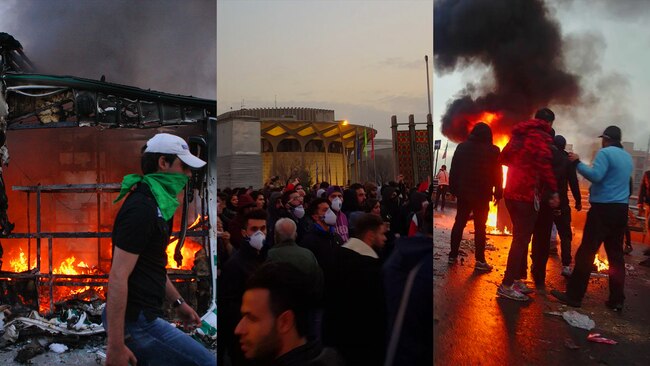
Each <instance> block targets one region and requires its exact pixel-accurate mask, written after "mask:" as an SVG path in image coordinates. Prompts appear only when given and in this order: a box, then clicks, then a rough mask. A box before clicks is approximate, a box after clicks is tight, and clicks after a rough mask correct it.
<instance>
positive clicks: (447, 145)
mask: <svg viewBox="0 0 650 366" xmlns="http://www.w3.org/2000/svg"><path fill="white" fill-rule="evenodd" d="M447 147H449V140H447V143H446V144H445V152H443V153H442V158H443V159H447Z"/></svg>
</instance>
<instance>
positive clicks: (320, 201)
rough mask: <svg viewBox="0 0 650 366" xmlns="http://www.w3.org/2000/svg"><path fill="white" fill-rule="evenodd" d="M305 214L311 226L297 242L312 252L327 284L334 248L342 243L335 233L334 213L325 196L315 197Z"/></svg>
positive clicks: (333, 263) (333, 259)
mask: <svg viewBox="0 0 650 366" xmlns="http://www.w3.org/2000/svg"><path fill="white" fill-rule="evenodd" d="M307 215H309V217H310V218H311V219H312V221H313V223H314V224H313V226H312V228H311V230H310V231H309V232H308V233H307V235H305V237H304V238H303V240H302V241H300V242H298V244H299V245H300V246H302V247H304V248H307V249H309V250H311V251H312V253H314V255H315V256H316V259H317V260H318V264H319V265H320V266H321V268H322V269H323V274H324V275H325V282H326V285H327V277H328V274H329V273H331V270H332V268H333V266H334V265H335V256H334V250H335V248H338V247H340V246H341V245H343V243H344V242H343V240H342V239H341V236H339V235H338V234H337V233H336V230H335V229H334V226H335V225H336V214H334V211H332V209H331V208H330V203H329V201H328V200H327V198H316V199H315V200H313V201H312V202H311V204H310V205H309V207H308V209H307Z"/></svg>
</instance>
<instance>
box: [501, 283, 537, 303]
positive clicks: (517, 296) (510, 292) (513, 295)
mask: <svg viewBox="0 0 650 366" xmlns="http://www.w3.org/2000/svg"><path fill="white" fill-rule="evenodd" d="M497 295H499V296H501V297H505V298H506V299H510V300H516V301H528V300H529V299H530V298H529V297H528V296H526V295H524V294H522V293H521V292H520V291H518V290H517V288H516V286H515V285H514V284H513V285H512V286H504V285H503V284H501V285H500V286H499V288H497Z"/></svg>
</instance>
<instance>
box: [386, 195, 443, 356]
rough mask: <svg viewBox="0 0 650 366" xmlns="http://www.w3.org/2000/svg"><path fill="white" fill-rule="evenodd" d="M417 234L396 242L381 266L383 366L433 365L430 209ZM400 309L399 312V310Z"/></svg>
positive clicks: (426, 212)
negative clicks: (384, 320)
mask: <svg viewBox="0 0 650 366" xmlns="http://www.w3.org/2000/svg"><path fill="white" fill-rule="evenodd" d="M420 229H421V231H420V233H419V234H418V235H416V236H414V237H411V238H406V237H403V238H400V239H398V240H397V241H396V242H395V249H394V250H393V252H392V253H391V255H390V257H389V258H388V259H387V260H386V263H385V264H384V266H383V269H382V274H383V283H384V287H385V302H386V313H387V324H388V332H387V333H386V334H387V348H386V350H387V351H386V363H385V365H387V366H401V365H414V366H425V365H426V366H429V365H433V328H432V326H431V324H433V296H431V279H432V278H433V245H431V244H432V242H433V206H432V205H429V206H428V207H427V209H426V210H425V212H424V222H423V223H422V225H421V226H420ZM402 309H403V310H402Z"/></svg>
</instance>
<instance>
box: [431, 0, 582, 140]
mask: <svg viewBox="0 0 650 366" xmlns="http://www.w3.org/2000/svg"><path fill="white" fill-rule="evenodd" d="M434 56H435V57H434V62H435V66H436V69H437V72H438V73H447V72H452V71H455V70H457V69H462V68H466V67H468V66H470V65H474V64H477V63H478V64H482V65H486V66H488V67H489V68H490V69H491V71H492V75H490V77H484V78H482V79H481V80H478V81H477V82H475V83H471V84H469V85H467V86H466V87H465V88H464V89H463V90H461V91H459V93H458V95H457V97H456V99H455V100H453V101H451V102H450V103H449V104H448V107H447V110H446V112H445V114H444V115H443V117H442V133H443V134H444V135H445V136H447V137H448V138H449V139H450V140H452V141H456V142H460V141H463V140H465V139H466V138H467V135H468V132H469V130H470V129H471V127H472V125H473V123H475V122H477V121H476V120H474V119H475V118H478V116H479V115H480V114H481V113H482V112H486V111H487V112H498V113H499V114H500V118H499V119H498V120H497V121H494V122H493V123H492V128H493V129H495V130H498V131H499V132H502V133H508V132H509V131H510V129H511V128H512V126H513V125H514V124H515V123H517V122H519V121H522V120H525V119H528V118H530V117H531V116H532V115H533V114H534V112H535V110H536V109H538V108H540V107H544V106H547V105H553V106H562V105H565V106H568V105H572V104H574V103H576V102H577V101H578V100H579V98H580V95H581V88H580V78H579V77H578V76H577V75H576V74H574V73H571V72H570V71H568V69H567V68H566V65H565V58H564V53H563V40H562V37H561V32H560V27H559V24H558V23H557V22H556V21H555V20H554V19H553V18H552V15H551V14H550V13H549V10H548V9H547V7H546V6H545V4H544V2H543V1H542V0H531V1H519V0H440V1H436V3H435V5H434ZM590 66H591V67H593V65H584V67H590Z"/></svg>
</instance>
